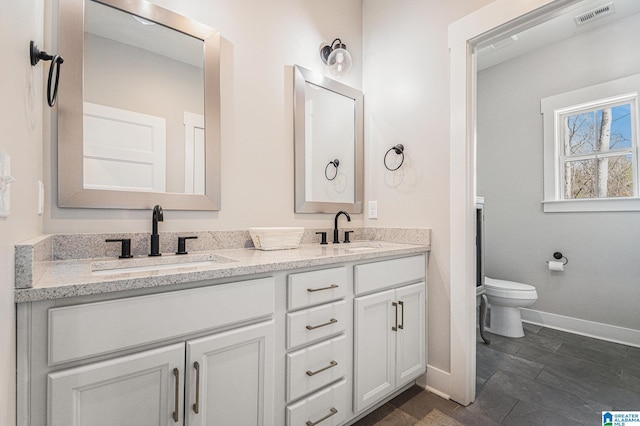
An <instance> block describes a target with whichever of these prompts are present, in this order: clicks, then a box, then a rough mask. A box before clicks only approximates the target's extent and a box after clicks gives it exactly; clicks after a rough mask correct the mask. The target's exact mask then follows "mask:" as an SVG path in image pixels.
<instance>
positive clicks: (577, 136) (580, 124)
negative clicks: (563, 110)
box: [564, 111, 596, 155]
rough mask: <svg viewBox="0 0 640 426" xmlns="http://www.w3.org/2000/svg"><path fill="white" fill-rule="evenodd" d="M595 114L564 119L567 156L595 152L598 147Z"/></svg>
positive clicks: (576, 115)
mask: <svg viewBox="0 0 640 426" xmlns="http://www.w3.org/2000/svg"><path fill="white" fill-rule="evenodd" d="M595 128H596V117H595V112H594V111H590V112H585V113H582V114H575V115H569V116H565V117H564V135H565V136H564V151H565V155H579V154H587V153H590V152H593V151H594V149H595V147H596V138H595V135H596V132H595Z"/></svg>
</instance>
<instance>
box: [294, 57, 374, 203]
mask: <svg viewBox="0 0 640 426" xmlns="http://www.w3.org/2000/svg"><path fill="white" fill-rule="evenodd" d="M293 74H294V76H293V84H294V93H293V127H294V131H293V139H294V157H295V212H296V213H335V212H337V211H340V210H344V211H346V212H348V213H362V199H363V194H364V167H363V166H364V142H363V133H364V131H363V130H364V127H363V96H362V92H361V91H359V90H357V89H354V88H353V87H350V86H347V85H345V84H342V83H339V82H337V81H335V80H332V79H330V78H327V77H325V76H323V75H321V74H318V73H315V72H313V71H311V70H308V69H306V68H303V67H301V66H299V65H294V66H293ZM305 83H311V84H314V85H316V86H320V87H323V88H325V89H327V90H330V91H332V92H335V93H338V94H340V95H343V96H346V97H348V98H351V99H353V100H354V102H355V103H354V106H355V114H354V117H355V123H354V136H355V141H354V149H355V153H354V161H355V164H354V173H355V176H354V185H355V188H354V189H353V191H354V202H353V203H338V202H323V201H307V198H306V196H307V193H306V184H305V183H306V156H307V155H310V153H307V152H306V151H305V134H306V132H305V117H306V115H305Z"/></svg>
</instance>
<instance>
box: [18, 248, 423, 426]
mask: <svg viewBox="0 0 640 426" xmlns="http://www.w3.org/2000/svg"><path fill="white" fill-rule="evenodd" d="M51 238H54V237H53V236H52V237H51ZM38 245H39V246H44V250H45V251H48V250H50V248H49V247H55V244H52V243H51V242H47V241H44V240H42V239H40V240H38V241H37V242H36V243H35V244H33V245H32V246H31V249H30V250H25V252H30V253H32V259H33V263H32V264H31V265H29V261H28V260H27V261H25V260H24V259H21V260H20V262H18V261H17V264H20V270H19V271H18V273H21V274H26V275H27V276H29V277H30V279H31V281H32V286H31V287H30V288H22V289H17V290H16V301H17V302H18V305H17V313H18V314H17V315H18V422H19V423H18V424H20V425H29V426H36V425H38V426H40V425H48V426H73V425H92V426H101V425H110V426H112V425H136V426H146V425H154V426H157V425H176V424H178V425H182V424H184V425H225V426H230V425H239V426H249V425H263V426H268V425H276V426H280V425H291V426H294V425H295V426H298V425H300V426H313V425H320V426H326V425H342V424H349V423H352V422H354V421H355V420H356V419H357V418H359V417H361V416H362V415H363V414H364V413H366V412H369V411H371V410H372V409H373V408H374V407H376V406H378V405H380V404H382V403H384V402H385V401H387V400H388V399H390V398H391V397H392V396H394V395H395V394H397V393H398V392H399V391H401V390H403V389H404V388H406V387H408V386H410V385H411V384H412V383H413V381H414V380H415V379H416V378H417V377H418V376H420V375H421V374H423V373H424V372H425V369H426V343H425V306H426V304H425V298H426V284H425V276H426V257H427V254H428V251H429V249H430V248H429V246H428V245H409V244H398V243H388V242H382V241H375V242H356V243H353V244H339V245H338V244H336V245H328V246H320V245H318V244H314V245H302V246H300V247H299V248H298V249H295V250H284V251H277V252H276V251H274V252H263V251H258V250H255V249H252V248H238V249H227V250H215V253H214V255H215V256H216V257H211V258H209V259H214V260H210V261H208V262H202V264H200V263H198V262H199V261H198V262H196V261H191V262H187V261H182V259H187V260H188V258H183V257H169V256H163V258H164V259H163V260H164V262H165V264H166V262H169V264H170V263H171V261H173V260H176V261H177V260H178V258H179V259H180V260H181V262H182V266H181V265H180V264H179V263H176V264H175V265H174V266H175V267H173V268H166V267H165V268H160V269H158V270H154V269H153V267H146V268H143V269H127V267H126V263H125V262H127V261H128V260H123V261H118V260H113V261H112V262H113V265H112V266H113V268H112V269H108V270H107V272H105V267H104V263H105V259H101V261H102V264H101V266H100V267H98V265H99V264H100V262H97V261H96V259H75V260H57V261H54V260H50V261H48V260H46V259H45V260H42V256H40V258H41V259H40V260H38V259H37V258H38V257H39V256H38V255H37V253H38V250H39V249H38ZM22 248H24V247H22ZM51 250H54V248H51ZM34 253H35V255H34ZM189 256H191V255H189ZM198 256H200V258H201V257H202V253H199V254H198ZM45 257H46V256H45ZM53 258H55V255H54V256H53ZM194 259H195V258H194ZM215 259H217V261H216V260H215ZM17 260H18V259H17ZM134 260H135V259H134ZM106 262H111V261H110V260H106ZM118 262H120V263H118ZM25 265H26V266H25ZM118 265H120V266H118ZM123 265H124V266H123ZM29 274H30V275H29ZM17 282H23V281H17ZM25 287H26V286H25Z"/></svg>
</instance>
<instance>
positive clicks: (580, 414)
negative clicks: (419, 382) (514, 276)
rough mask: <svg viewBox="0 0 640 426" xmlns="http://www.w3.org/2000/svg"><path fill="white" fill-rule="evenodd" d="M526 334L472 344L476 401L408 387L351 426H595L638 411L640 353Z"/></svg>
mask: <svg viewBox="0 0 640 426" xmlns="http://www.w3.org/2000/svg"><path fill="white" fill-rule="evenodd" d="M524 328H525V337H523V338H519V339H509V338H506V337H501V336H496V335H493V334H490V333H489V334H488V336H489V337H490V338H491V344H490V345H485V344H484V343H480V342H481V341H480V339H478V341H479V343H478V345H477V368H476V373H477V374H476V395H477V397H476V401H475V402H474V403H473V404H471V405H469V406H468V407H463V406H461V405H458V404H456V403H455V402H453V401H449V400H445V399H442V398H440V397H438V396H437V395H435V394H432V393H430V392H428V391H425V390H422V389H421V388H419V387H417V386H414V387H412V388H411V389H409V390H407V391H406V392H404V393H402V394H401V395H399V396H397V397H396V398H394V399H393V400H391V401H390V402H388V403H386V404H384V405H383V406H382V407H380V408H378V409H377V410H375V411H374V412H372V413H371V414H369V415H368V416H367V417H365V418H363V419H361V420H360V421H358V422H357V423H355V426H369V425H379V426H382V425H394V426H395V425H400V426H404V425H418V426H424V425H441V426H449V425H498V424H501V425H514V426H523V425H545V426H555V425H558V426H560V425H563V426H564V425H568V426H572V425H598V426H599V425H602V421H601V416H602V411H605V410H624V411H640V348H633V347H628V346H624V345H620V344H616V343H611V342H605V341H602V340H596V339H592V338H589V337H584V336H579V335H576V334H571V333H565V332H562V331H558V330H554V329H550V328H543V327H539V326H535V325H530V324H524Z"/></svg>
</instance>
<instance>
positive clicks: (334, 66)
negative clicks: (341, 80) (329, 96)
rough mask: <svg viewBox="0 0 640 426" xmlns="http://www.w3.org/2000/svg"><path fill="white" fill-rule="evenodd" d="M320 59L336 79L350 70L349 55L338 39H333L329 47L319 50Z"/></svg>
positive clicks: (350, 61) (351, 61)
mask: <svg viewBox="0 0 640 426" xmlns="http://www.w3.org/2000/svg"><path fill="white" fill-rule="evenodd" d="M320 57H321V58H322V62H324V63H325V64H326V65H327V68H328V69H329V72H330V73H331V74H333V75H335V76H336V77H340V76H343V75H345V74H347V73H348V72H349V71H350V70H351V65H352V63H353V60H352V59H351V54H350V53H349V51H348V50H347V46H346V45H345V44H344V43H342V40H340V39H339V38H337V39H335V40H334V41H333V43H331V45H330V46H324V47H323V48H322V49H321V50H320Z"/></svg>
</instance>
